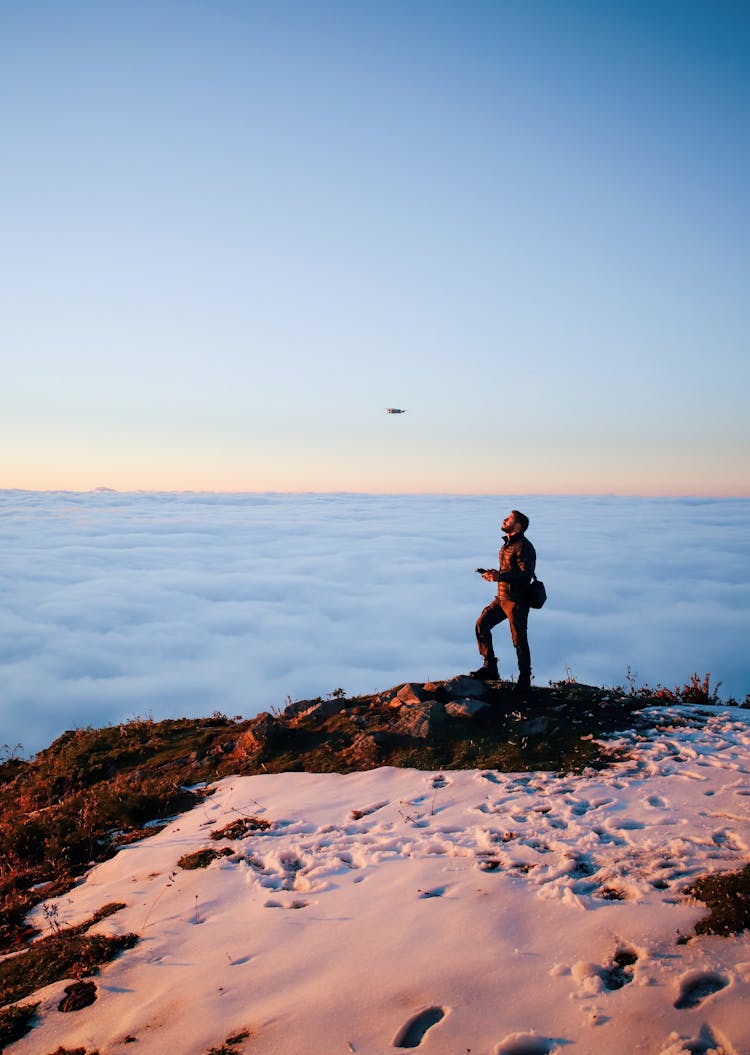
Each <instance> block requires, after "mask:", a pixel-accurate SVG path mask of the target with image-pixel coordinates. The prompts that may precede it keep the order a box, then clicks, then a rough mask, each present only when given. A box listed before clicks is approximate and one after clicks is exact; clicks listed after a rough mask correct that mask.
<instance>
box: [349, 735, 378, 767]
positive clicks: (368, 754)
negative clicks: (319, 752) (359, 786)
mask: <svg viewBox="0 0 750 1055" xmlns="http://www.w3.org/2000/svg"><path fill="white" fill-rule="evenodd" d="M341 757H342V758H343V760H344V761H345V762H346V764H347V765H350V766H376V765H378V761H379V758H380V748H379V747H378V743H377V741H376V739H375V737H374V736H372V735H371V734H370V733H360V735H359V736H357V737H355V738H354V740H352V742H351V744H350V745H349V746H348V747H347V748H345V749H344V750H343V751H342V752H341Z"/></svg>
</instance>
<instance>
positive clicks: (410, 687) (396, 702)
mask: <svg viewBox="0 0 750 1055" xmlns="http://www.w3.org/2000/svg"><path fill="white" fill-rule="evenodd" d="M428 695H429V694H428V693H427V692H425V690H424V686H423V685H416V684H414V682H411V681H407V683H406V684H405V685H402V686H401V688H400V689H399V690H398V692H397V693H396V696H395V698H394V699H392V700H391V707H403V706H406V707H411V706H413V705H414V704H417V703H423V702H424V700H426V699H427V697H428Z"/></svg>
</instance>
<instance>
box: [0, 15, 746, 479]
mask: <svg viewBox="0 0 750 1055" xmlns="http://www.w3.org/2000/svg"><path fill="white" fill-rule="evenodd" d="M749 31H750V11H749V10H748V8H747V7H746V6H745V5H743V4H739V3H708V2H706V3H689V2H688V3H684V2H683V3H659V4H645V3H644V4H639V3H629V4H614V3H593V2H592V3H583V2H576V0H572V2H570V3H562V2H560V3H544V2H531V3H527V4H518V3H502V2H496V3H489V2H468V3H466V2H462V3H458V2H451V3H446V2H433V3H426V2H420V0H417V2H410V3H406V2H402V3H388V2H385V3H382V2H379V3H377V4H376V3H367V2H363V3H335V2H320V3H291V2H284V0H281V2H274V3H260V2H258V3H250V2H247V3H239V2H229V0H216V2H212V3H207V2H197V0H193V2H190V0H183V2H180V3H167V2H164V0H151V2H148V3H146V2H142V3H141V2H130V3H109V2H91V3H85V2H75V0H71V2H69V3H66V4H59V3H51V2H50V3H43V2H35V0H28V2H23V3H21V2H17V3H14V2H8V0H3V2H2V3H0V90H2V93H3V98H4V102H5V105H4V106H3V107H2V113H1V114H0V134H1V135H2V144H3V157H4V161H3V165H2V166H1V167H0V223H1V225H2V230H3V242H4V246H5V251H4V253H3V254H2V259H1V260H0V290H1V291H0V301H1V302H2V303H1V304H0V307H1V308H2V311H0V345H1V347H2V356H3V385H2V388H0V487H22V488H31V489H36V488H39V489H48V488H68V489H87V488H91V487H95V486H98V485H108V486H111V487H116V488H121V489H138V488H144V489H178V490H179V489H209V490H267V489H270V490H356V491H394V492H398V491H443V492H470V493H471V492H500V493H512V492H514V491H515V492H520V493H529V492H539V493H553V492H593V493H597V492H600V493H601V492H603V493H607V492H619V493H631V494H698V495H700V494H734V495H748V494H750V482H749V481H748V473H747V468H746V466H747V464H748V456H749V455H750V450H749V449H748V448H749V447H750V444H749V443H748V431H747V424H746V418H747V414H746V406H745V404H746V393H747V391H748V382H750V377H749V376H748V375H749V373H750V368H749V367H748V355H747V334H748V332H749V327H748V321H749V316H750V297H748V289H747V286H748V273H749V268H748V264H749V263H750V260H749V257H750V229H749V228H750V223H749V206H748V195H747V187H748V186H749V185H750V163H749V162H750V158H749V153H750V145H749V139H748V127H749V124H748V118H749V117H750V105H749V104H750V73H749V71H750V63H749V62H748V59H749V58H750V32H749ZM389 405H396V406H403V407H406V408H407V409H408V413H407V414H406V415H403V416H402V417H399V418H395V417H388V416H386V415H385V414H384V408H385V407H386V406H389Z"/></svg>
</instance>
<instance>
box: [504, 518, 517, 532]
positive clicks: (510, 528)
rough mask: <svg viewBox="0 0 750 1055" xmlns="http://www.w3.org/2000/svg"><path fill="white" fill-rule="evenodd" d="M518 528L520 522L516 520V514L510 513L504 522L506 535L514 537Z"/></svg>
mask: <svg viewBox="0 0 750 1055" xmlns="http://www.w3.org/2000/svg"><path fill="white" fill-rule="evenodd" d="M517 527H518V521H517V520H516V514H515V513H508V515H507V517H506V518H505V520H504V521H503V531H504V532H505V534H506V535H513V534H515V532H516V529H517Z"/></svg>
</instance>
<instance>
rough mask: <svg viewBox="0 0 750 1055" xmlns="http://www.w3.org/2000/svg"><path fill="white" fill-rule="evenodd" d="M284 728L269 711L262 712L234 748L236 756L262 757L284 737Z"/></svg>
mask: <svg viewBox="0 0 750 1055" xmlns="http://www.w3.org/2000/svg"><path fill="white" fill-rule="evenodd" d="M284 732H285V729H284V726H283V725H282V724H281V722H279V721H277V719H276V718H274V717H273V716H272V715H270V714H269V713H268V711H262V712H261V713H260V714H259V715H258V717H257V718H256V719H255V721H254V722H253V723H252V725H251V726H250V728H249V729H248V730H247V731H246V732H244V733H243V734H242V736H241V737H240V738H239V740H238V741H237V744H236V745H235V748H234V753H235V755H239V756H240V758H245V757H247V756H248V755H262V754H264V753H265V752H266V751H268V750H269V749H270V748H272V747H273V746H274V745H275V744H277V743H278V742H279V741H280V740H281V738H282V737H283V736H284Z"/></svg>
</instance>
